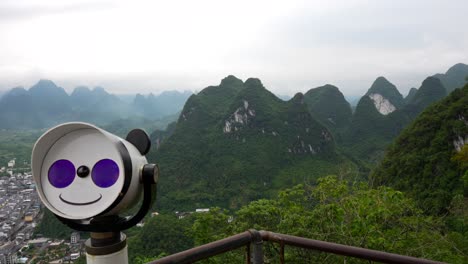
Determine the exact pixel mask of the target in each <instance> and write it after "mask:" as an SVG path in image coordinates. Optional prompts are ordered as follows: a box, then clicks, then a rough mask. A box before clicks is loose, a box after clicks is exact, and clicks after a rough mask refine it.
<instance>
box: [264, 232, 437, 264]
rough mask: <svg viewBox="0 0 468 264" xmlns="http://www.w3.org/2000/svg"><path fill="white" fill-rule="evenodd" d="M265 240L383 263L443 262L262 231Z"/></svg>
mask: <svg viewBox="0 0 468 264" xmlns="http://www.w3.org/2000/svg"><path fill="white" fill-rule="evenodd" d="M260 234H261V235H262V238H263V240H268V241H271V242H276V243H281V242H283V243H285V244H286V245H291V246H296V247H301V248H308V249H315V250H319V251H323V252H328V253H334V254H338V255H343V256H350V257H355V258H361V259H367V260H373V261H377V262H383V263H401V264H440V263H443V262H438V261H433V260H427V259H420V258H414V257H409V256H402V255H398V254H393V253H387V252H381V251H377V250H372V249H365V248H358V247H353V246H346V245H340V244H335V243H330V242H324V241H319V240H313V239H307V238H302V237H296V236H290V235H283V234H278V233H273V232H269V231H260Z"/></svg>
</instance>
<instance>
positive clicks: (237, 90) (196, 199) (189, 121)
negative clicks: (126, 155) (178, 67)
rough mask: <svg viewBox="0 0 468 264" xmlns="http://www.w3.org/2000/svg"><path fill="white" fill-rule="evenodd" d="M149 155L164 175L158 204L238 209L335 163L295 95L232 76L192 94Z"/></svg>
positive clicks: (330, 146) (327, 137)
mask: <svg viewBox="0 0 468 264" xmlns="http://www.w3.org/2000/svg"><path fill="white" fill-rule="evenodd" d="M150 160H156V161H157V162H158V163H159V164H160V166H161V174H163V175H165V176H164V179H162V180H161V183H160V188H161V189H160V190H161V191H160V192H159V193H160V194H161V197H160V206H161V207H163V208H164V209H171V210H181V209H193V208H194V207H210V206H215V205H216V206H222V207H225V208H239V206H241V205H244V204H246V203H247V202H248V201H250V200H253V199H258V198H261V197H269V196H270V195H272V194H274V193H275V191H276V190H278V189H279V188H282V187H284V186H291V185H292V184H297V183H301V182H304V181H314V179H315V177H317V176H321V175H324V174H325V173H331V172H336V170H337V166H338V164H339V163H340V162H342V161H343V160H342V159H341V158H340V157H339V156H338V155H337V154H336V152H335V142H334V140H333V137H332V135H331V133H330V132H329V131H328V130H327V128H326V127H324V126H323V125H322V124H320V123H319V122H318V121H316V120H315V119H314V118H313V117H312V116H311V115H310V113H309V112H308V109H307V107H306V105H305V103H304V96H303V95H302V94H297V95H295V96H294V98H292V99H291V100H290V101H288V102H284V101H282V100H281V99H279V98H277V97H276V96H275V95H273V94H272V93H271V92H269V91H268V90H266V89H265V88H264V87H263V85H262V83H261V82H260V80H258V79H253V78H251V79H248V80H247V81H246V82H245V83H244V82H242V81H241V80H239V79H237V78H236V77H234V76H228V77H226V78H225V79H223V80H222V81H221V84H220V85H219V86H210V87H207V88H205V89H204V90H202V91H201V92H200V93H199V94H197V95H192V96H191V97H190V98H189V100H188V101H187V103H186V104H185V107H184V109H183V111H182V113H181V115H180V117H179V120H178V122H177V125H176V127H175V129H174V132H173V133H172V135H171V136H170V137H169V138H167V139H166V140H165V141H164V142H163V143H162V144H161V146H160V148H159V149H158V150H157V151H155V149H153V152H152V153H151V154H150Z"/></svg>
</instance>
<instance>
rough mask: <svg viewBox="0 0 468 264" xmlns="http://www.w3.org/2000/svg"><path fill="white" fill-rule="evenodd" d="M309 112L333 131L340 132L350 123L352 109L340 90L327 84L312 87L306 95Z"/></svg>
mask: <svg viewBox="0 0 468 264" xmlns="http://www.w3.org/2000/svg"><path fill="white" fill-rule="evenodd" d="M304 100H305V102H306V103H307V107H308V108H309V112H310V113H311V114H312V116H313V117H315V118H317V119H318V120H319V121H320V122H321V123H322V124H324V125H325V126H327V127H328V128H329V129H330V130H331V131H332V132H337V133H338V132H339V131H341V130H343V129H344V128H345V127H347V126H348V125H349V122H350V121H351V117H352V110H351V106H350V105H349V103H348V102H347V101H346V99H345V97H344V95H343V94H342V93H341V92H340V90H339V89H338V88H337V87H336V86H333V85H330V84H326V85H324V86H320V87H317V88H313V89H310V90H309V91H307V93H306V94H305V95H304Z"/></svg>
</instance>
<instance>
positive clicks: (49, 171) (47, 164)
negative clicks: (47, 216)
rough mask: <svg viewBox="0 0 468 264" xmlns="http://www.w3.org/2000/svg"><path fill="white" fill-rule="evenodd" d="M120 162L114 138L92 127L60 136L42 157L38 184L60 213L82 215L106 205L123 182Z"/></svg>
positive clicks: (90, 214) (73, 215)
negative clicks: (39, 182)
mask: <svg viewBox="0 0 468 264" xmlns="http://www.w3.org/2000/svg"><path fill="white" fill-rule="evenodd" d="M124 177H125V174H124V165H123V161H122V157H121V154H120V152H119V150H118V149H117V146H116V144H115V143H114V142H112V141H111V140H109V139H108V138H107V137H106V136H105V135H103V134H102V133H101V132H99V131H97V130H96V129H80V130H76V131H73V132H71V133H68V134H66V135H65V136H63V137H61V138H60V139H59V140H57V142H55V143H54V144H53V146H52V147H51V148H50V150H49V151H48V152H47V154H46V156H45V157H44V161H43V165H42V169H41V177H40V181H41V185H42V191H43V194H44V197H45V198H46V199H47V201H48V202H49V204H50V206H52V207H53V208H54V209H56V210H57V211H58V212H60V214H61V215H64V216H67V218H73V219H86V218H90V217H93V216H95V215H98V214H100V213H102V212H103V211H105V210H106V209H108V208H109V207H110V206H111V205H112V203H113V202H114V201H115V200H116V199H117V198H118V196H119V194H120V192H121V190H122V188H123V185H124V180H125V179H124Z"/></svg>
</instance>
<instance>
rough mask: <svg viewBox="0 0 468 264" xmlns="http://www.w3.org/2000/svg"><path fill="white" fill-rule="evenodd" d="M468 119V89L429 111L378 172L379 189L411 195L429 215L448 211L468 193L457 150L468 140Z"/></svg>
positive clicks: (400, 139) (404, 134)
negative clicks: (459, 197) (401, 191)
mask: <svg viewBox="0 0 468 264" xmlns="http://www.w3.org/2000/svg"><path fill="white" fill-rule="evenodd" d="M467 118H468V85H467V86H465V87H464V88H463V89H457V90H455V91H453V92H452V93H451V94H450V96H448V97H447V98H445V99H444V100H442V101H440V102H438V103H436V104H433V105H431V106H430V107H428V108H427V109H426V110H425V111H424V112H423V113H422V114H421V115H420V116H419V117H418V118H416V120H415V121H414V122H413V123H412V124H411V125H410V126H409V127H408V128H406V129H405V130H404V131H403V132H402V133H401V135H400V136H399V137H398V138H397V139H396V141H395V142H394V144H392V145H391V146H390V147H389V149H388V151H387V153H386V156H385V158H384V159H383V161H382V163H381V164H380V165H379V166H378V168H376V170H375V171H374V173H373V176H372V178H373V180H374V184H376V185H387V186H393V187H395V188H396V189H399V190H404V191H407V192H408V194H409V195H411V196H412V197H414V198H415V199H416V200H417V201H418V203H419V204H420V205H421V206H422V208H424V209H425V210H427V211H429V212H432V213H438V212H442V211H446V210H447V207H448V205H449V204H450V201H451V200H452V198H453V197H454V196H455V195H457V194H464V193H465V194H466V193H467V192H468V187H467V186H468V185H464V179H463V176H464V175H465V174H466V167H464V166H466V165H463V164H465V163H464V162H460V161H463V158H457V157H458V155H460V154H457V148H456V142H459V141H460V140H461V141H463V140H464V139H465V138H466V137H467V136H468V125H467V121H466V120H467ZM460 138H461V139H460ZM459 144H461V146H459V147H462V146H463V144H464V143H463V142H460V143H459ZM463 151H466V150H465V148H463ZM460 152H461V151H460ZM461 153H464V152H461ZM452 157H455V158H453V159H452Z"/></svg>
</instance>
